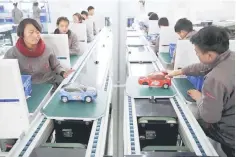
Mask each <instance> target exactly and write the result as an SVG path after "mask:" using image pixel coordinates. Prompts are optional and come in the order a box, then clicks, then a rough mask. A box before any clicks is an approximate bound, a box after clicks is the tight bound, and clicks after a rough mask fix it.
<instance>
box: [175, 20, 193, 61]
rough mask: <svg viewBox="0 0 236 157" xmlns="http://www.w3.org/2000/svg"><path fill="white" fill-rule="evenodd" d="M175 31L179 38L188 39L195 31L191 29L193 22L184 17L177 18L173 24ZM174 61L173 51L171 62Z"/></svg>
mask: <svg viewBox="0 0 236 157" xmlns="http://www.w3.org/2000/svg"><path fill="white" fill-rule="evenodd" d="M174 29H175V32H176V33H177V34H178V35H179V37H180V40H189V39H190V38H191V37H192V36H193V35H194V34H196V33H197V32H196V31H194V30H193V24H192V22H191V21H189V20H188V19H186V18H182V19H179V20H178V21H177V22H176V24H175V28H174ZM174 62H175V53H174V55H173V58H172V63H174Z"/></svg>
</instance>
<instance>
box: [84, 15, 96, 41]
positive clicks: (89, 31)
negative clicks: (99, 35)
mask: <svg viewBox="0 0 236 157" xmlns="http://www.w3.org/2000/svg"><path fill="white" fill-rule="evenodd" d="M84 23H85V24H86V32H87V41H88V42H91V41H93V39H94V34H93V33H94V32H93V21H92V19H86V20H85V21H84Z"/></svg>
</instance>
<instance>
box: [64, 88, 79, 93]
mask: <svg viewBox="0 0 236 157" xmlns="http://www.w3.org/2000/svg"><path fill="white" fill-rule="evenodd" d="M65 91H67V92H79V91H81V90H79V89H77V88H65Z"/></svg>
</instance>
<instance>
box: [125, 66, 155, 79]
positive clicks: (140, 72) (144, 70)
mask: <svg viewBox="0 0 236 157" xmlns="http://www.w3.org/2000/svg"><path fill="white" fill-rule="evenodd" d="M129 66H130V71H131V73H130V76H146V75H148V74H150V73H152V72H154V71H155V68H154V67H153V64H152V63H144V64H140V63H129Z"/></svg>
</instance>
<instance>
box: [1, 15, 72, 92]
mask: <svg viewBox="0 0 236 157" xmlns="http://www.w3.org/2000/svg"><path fill="white" fill-rule="evenodd" d="M41 31H42V28H41V26H40V24H39V23H38V22H37V21H36V20H34V19H30V18H27V19H24V20H22V21H21V22H20V24H19V25H18V28H17V35H18V36H19V39H18V40H17V42H16V45H15V46H13V47H12V48H11V49H9V50H8V51H7V52H6V54H5V56H4V59H18V62H19V67H20V71H21V74H22V75H31V77H32V83H33V84H40V83H51V84H54V85H55V86H58V85H59V84H60V82H57V81H56V78H55V74H59V75H61V76H62V77H63V78H66V77H67V76H68V75H69V74H70V73H71V72H72V71H73V70H69V71H65V69H64V68H63V67H62V66H61V65H60V62H59V61H58V60H57V58H56V56H55V54H54V52H53V49H52V48H50V47H49V45H47V44H46V43H44V41H43V40H42V39H41V37H40V33H41ZM55 86H54V87H55Z"/></svg>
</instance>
